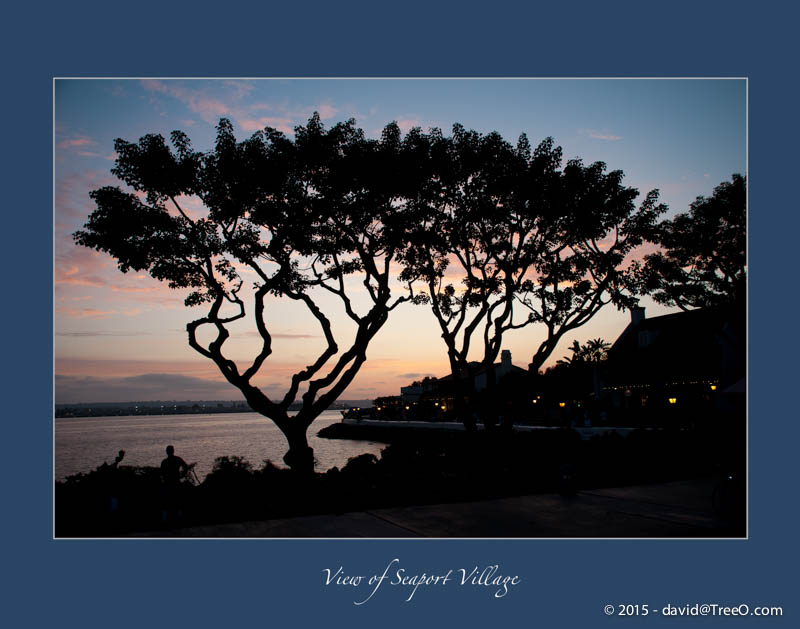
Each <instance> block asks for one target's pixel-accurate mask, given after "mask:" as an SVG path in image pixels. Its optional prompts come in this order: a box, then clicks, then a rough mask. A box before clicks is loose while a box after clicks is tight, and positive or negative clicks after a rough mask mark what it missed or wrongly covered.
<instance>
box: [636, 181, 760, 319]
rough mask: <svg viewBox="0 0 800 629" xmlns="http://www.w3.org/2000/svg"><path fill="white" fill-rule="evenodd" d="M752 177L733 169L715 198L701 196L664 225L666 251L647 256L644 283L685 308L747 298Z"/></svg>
mask: <svg viewBox="0 0 800 629" xmlns="http://www.w3.org/2000/svg"><path fill="white" fill-rule="evenodd" d="M746 204H747V182H746V179H745V178H744V177H742V176H741V175H733V176H732V178H731V181H729V182H723V183H721V184H720V185H719V186H717V187H716V188H715V189H714V194H713V195H712V196H711V198H706V197H702V196H701V197H697V200H695V201H694V202H693V203H692V204H691V205H690V209H689V212H688V213H683V214H678V215H677V216H675V217H674V218H673V219H671V220H667V221H664V222H662V223H661V224H659V225H658V229H657V231H656V232H655V235H654V237H653V238H652V241H653V242H655V243H656V244H658V245H660V247H661V249H662V250H661V251H658V252H656V253H653V254H650V255H648V256H646V257H645V259H644V263H643V264H642V265H641V269H640V281H641V289H642V291H643V292H644V293H649V294H651V295H652V296H653V299H655V300H656V301H657V302H658V303H661V304H666V305H670V306H678V307H679V308H681V309H682V310H690V309H692V308H703V307H708V306H719V305H724V304H731V303H734V302H738V303H744V298H745V291H746V284H747V267H746V264H747V254H746V251H745V246H746V241H747V234H746V221H747V217H746Z"/></svg>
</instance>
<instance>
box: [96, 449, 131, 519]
mask: <svg viewBox="0 0 800 629" xmlns="http://www.w3.org/2000/svg"><path fill="white" fill-rule="evenodd" d="M124 457H125V450H120V451H119V453H118V454H117V458H115V459H114V462H113V463H111V464H108V463H106V462H105V461H103V464H102V465H101V466H100V467H98V468H97V471H98V472H99V473H100V477H99V478H100V483H101V488H102V491H103V496H104V500H105V502H106V510H107V511H108V512H110V513H114V512H115V511H117V510H118V509H119V479H118V478H117V467H118V466H119V464H120V461H122V459H123V458H124Z"/></svg>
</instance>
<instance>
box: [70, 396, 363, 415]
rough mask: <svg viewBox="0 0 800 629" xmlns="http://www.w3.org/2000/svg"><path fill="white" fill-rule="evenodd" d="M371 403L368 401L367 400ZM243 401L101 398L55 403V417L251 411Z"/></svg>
mask: <svg viewBox="0 0 800 629" xmlns="http://www.w3.org/2000/svg"><path fill="white" fill-rule="evenodd" d="M360 402H363V401H362V400H355V401H352V400H340V401H338V402H336V403H334V404H333V405H331V406H330V407H329V408H328V409H327V410H329V411H343V410H345V409H347V408H351V407H353V406H363V405H364V404H359V403H360ZM370 404H371V403H370ZM300 408H301V404H292V405H291V406H290V407H289V411H299V410H300ZM255 412H257V411H254V410H253V409H252V408H250V407H249V406H248V405H247V404H246V403H244V402H231V401H217V400H212V401H194V400H186V401H165V402H160V401H155V402H121V403H113V402H102V403H98V404H92V403H83V404H56V405H55V408H54V417H55V418H56V419H73V418H83V417H137V416H152V415H217V414H221V413H255Z"/></svg>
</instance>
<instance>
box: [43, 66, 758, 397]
mask: <svg viewBox="0 0 800 629" xmlns="http://www.w3.org/2000/svg"><path fill="white" fill-rule="evenodd" d="M314 111H319V112H320V114H321V116H322V118H323V121H324V122H325V123H326V124H329V125H330V124H334V123H336V122H338V121H341V120H345V119H348V118H351V117H352V118H355V119H356V123H357V124H358V126H360V127H361V128H363V129H364V131H365V132H366V133H367V135H370V136H377V135H378V134H379V133H380V130H381V129H382V128H383V126H384V125H385V124H387V123H388V122H390V121H393V120H395V121H397V122H398V123H399V125H400V127H401V129H403V130H407V129H409V128H411V127H412V126H421V127H423V128H424V129H428V128H429V127H432V126H437V127H441V128H442V129H443V130H444V131H445V132H449V130H450V128H451V126H452V124H453V123H454V122H459V123H461V124H462V125H464V126H465V127H467V128H470V129H475V130H477V131H481V132H489V131H498V132H499V133H501V134H502V135H503V136H504V137H505V138H506V139H507V140H509V141H511V142H516V139H517V138H518V136H519V135H520V133H523V132H524V133H526V134H527V135H528V138H529V140H530V142H531V144H533V145H534V146H535V145H536V144H538V142H539V141H540V140H542V139H543V138H545V137H547V136H552V137H553V138H554V139H555V141H556V143H557V144H559V145H561V146H562V147H563V149H564V155H565V157H566V158H573V157H580V158H582V159H583V160H584V162H587V163H588V162H593V161H597V160H600V161H604V162H605V163H606V164H607V165H608V168H609V169H614V170H616V169H620V170H622V171H624V173H625V180H624V182H625V184H626V185H629V186H633V187H636V188H638V189H639V191H640V193H642V194H644V193H645V192H647V191H648V190H650V189H652V188H658V189H659V190H660V191H661V198H662V201H663V202H665V203H666V204H667V205H668V206H669V207H670V211H671V212H672V213H674V212H682V211H686V210H687V208H688V205H689V203H691V202H692V201H693V200H694V199H695V198H696V197H697V196H698V195H706V196H709V195H711V193H712V191H713V188H714V187H715V186H716V185H718V184H719V183H720V182H722V181H725V180H729V179H730V176H731V174H732V173H743V174H744V173H745V168H746V159H747V155H746V82H745V81H744V80H725V79H715V80H704V79H691V80H675V79H671V80H641V79H625V80H605V79H592V80H575V79H569V80H528V79H523V80H518V79H516V80H503V79H491V80H473V79H448V80H444V79H425V80H414V79H406V80H398V79H387V80H371V79H359V80H341V79H334V80H313V79H304V80H290V79H278V80H230V79H226V80H168V79H160V80H67V79H59V80H56V84H55V130H54V142H55V173H56V202H55V216H54V221H55V239H56V240H55V253H56V258H55V271H54V272H55V334H56V336H55V359H56V402H57V403H58V402H76V401H86V402H92V401H113V400H112V399H111V397H113V398H114V400H117V401H124V400H144V399H188V398H194V399H200V398H203V399H223V398H231V399H233V398H238V393H237V392H236V391H235V390H233V389H231V388H230V387H229V385H227V384H225V383H223V382H222V381H221V378H220V377H219V376H218V375H217V374H216V373H215V371H214V369H215V368H214V366H213V365H212V364H210V363H208V364H206V363H207V362H208V361H206V360H205V359H203V358H202V357H200V356H199V355H197V354H195V353H194V352H193V350H191V349H190V348H188V346H187V344H186V335H185V331H184V326H185V323H186V321H187V320H189V319H190V318H192V316H191V313H189V312H187V310H186V309H185V308H184V307H183V305H182V297H181V296H180V295H178V294H176V293H174V292H172V291H169V290H167V289H166V288H164V287H162V286H160V285H158V283H157V282H155V281H154V280H151V279H150V278H147V277H141V276H139V277H137V276H135V275H132V274H128V275H122V274H120V273H119V272H118V271H117V270H116V269H115V266H114V264H113V261H112V260H110V259H109V258H107V257H106V256H104V255H102V254H97V253H95V252H91V251H88V250H83V249H79V248H77V247H75V246H74V245H73V244H72V242H71V238H70V234H71V233H72V232H73V231H74V230H75V229H78V228H79V227H81V225H82V224H83V222H84V221H85V219H86V217H87V216H88V213H89V212H90V211H91V210H92V204H91V201H90V200H89V198H88V192H89V191H90V190H92V189H94V188H96V187H99V186H101V185H109V184H110V185H115V184H116V181H115V180H114V178H113V177H112V176H111V175H110V173H109V169H110V168H111V167H112V166H113V158H114V155H113V140H114V138H117V137H121V138H124V139H127V140H131V141H132V140H136V139H138V138H139V137H140V136H142V135H144V134H145V133H162V134H164V135H167V134H168V133H169V132H170V131H172V130H174V129H181V130H184V131H186V132H187V133H188V135H189V136H190V137H191V138H192V141H193V143H194V146H195V147H196V148H198V149H201V150H205V149H208V148H210V147H211V143H212V141H213V138H214V134H215V130H214V125H215V124H216V123H217V122H218V120H219V118H220V117H221V116H225V117H228V118H230V119H231V120H232V121H233V123H234V127H235V129H236V132H237V135H238V137H239V138H240V139H241V138H244V137H246V136H247V135H249V134H250V133H252V132H253V131H255V130H256V129H258V128H261V127H263V126H265V125H269V126H273V127H277V128H279V129H282V130H284V131H286V132H287V133H291V129H292V128H293V127H294V125H297V124H302V123H304V122H305V121H306V120H307V119H308V117H309V116H310V115H311V114H312V113H313V112H314ZM644 305H645V306H647V312H648V315H655V314H661V313H663V312H666V309H664V308H661V307H657V306H655V305H654V304H652V302H649V300H646V301H645V303H644ZM277 312H278V317H279V319H278V321H277V327H276V330H277V331H278V334H281V335H282V338H283V339H284V340H285V346H284V348H283V357H282V358H280V362H275V363H273V364H272V366H271V367H270V368H271V369H272V372H270V373H268V374H267V375H268V378H267V380H268V381H265V382H264V385H263V386H264V387H265V388H266V389H267V390H271V389H270V387H274V388H275V390H276V391H277V390H279V389H280V388H281V386H282V384H281V383H282V382H285V381H286V380H287V379H288V374H289V373H291V370H292V369H293V368H294V367H296V366H297V365H302V364H307V363H305V362H303V361H304V360H307V358H306V351H305V349H308V351H311V345H312V344H313V342H312V340H311V339H308V338H306V335H305V328H304V327H303V326H304V324H303V321H302V319H297V318H294V317H293V316H292V315H290V314H288V313H281V312H280V309H278V310H277ZM395 314H396V316H395V317H393V318H392V319H390V322H389V323H388V324H387V325H386V328H385V329H384V330H383V331H382V332H381V334H380V335H379V337H378V338H377V339H376V341H375V343H374V344H373V348H372V349H371V350H370V353H369V360H368V363H367V365H366V366H365V368H364V369H363V370H362V374H360V375H359V377H358V378H357V380H356V381H355V382H354V383H353V384H352V385H351V387H350V389H348V391H347V393H346V394H345V396H344V397H349V398H371V397H374V396H376V395H381V394H391V393H395V392H396V391H397V390H398V389H399V386H400V385H401V384H406V383H407V381H408V380H409V379H411V378H413V377H417V376H419V375H426V374H432V375H443V374H444V373H446V371H447V361H446V357H445V354H444V349H443V347H444V346H443V344H442V342H441V339H439V338H438V335H437V334H436V333H435V325H434V324H433V320H432V319H431V318H430V316H429V315H428V313H427V312H424V310H423V309H413V308H410V307H409V308H406V309H405V310H399V311H397V312H396V313H395ZM426 315H428V316H426ZM627 320H628V315H627V313H619V312H617V311H615V310H613V309H611V310H607V311H604V312H602V313H601V314H600V315H598V317H596V318H595V319H594V320H593V321H592V322H591V323H590V324H587V325H586V326H585V327H584V328H582V329H581V330H579V331H577V332H576V334H575V335H573V336H568V337H567V338H566V339H565V340H564V342H563V347H559V349H557V350H556V352H555V353H554V354H553V356H552V359H551V361H550V362H551V363H552V362H554V361H555V360H556V359H557V358H560V357H561V356H562V355H564V354H565V353H566V347H567V346H568V345H570V344H571V343H572V340H573V339H574V338H577V339H578V340H581V341H583V340H585V339H588V338H596V337H598V336H600V337H602V338H604V339H606V340H608V341H613V339H614V338H616V336H617V335H618V334H619V332H621V330H622V328H623V327H624V326H625V324H626V323H627ZM541 338H542V335H541V334H540V333H538V332H537V331H536V330H535V329H534V328H530V329H526V330H524V331H521V332H519V333H516V334H514V335H510V336H509V337H508V341H507V343H506V347H508V348H509V349H511V350H512V354H513V357H514V362H515V364H518V365H520V366H527V363H528V362H529V360H530V356H531V355H532V353H533V351H534V349H535V347H536V346H537V345H538V343H539V342H540V340H541ZM306 344H308V348H305V345H306ZM276 350H277V348H276ZM276 358H278V352H277V351H276ZM267 371H268V372H269V369H267ZM159 376H160V377H159ZM111 392H113V394H112V393H111Z"/></svg>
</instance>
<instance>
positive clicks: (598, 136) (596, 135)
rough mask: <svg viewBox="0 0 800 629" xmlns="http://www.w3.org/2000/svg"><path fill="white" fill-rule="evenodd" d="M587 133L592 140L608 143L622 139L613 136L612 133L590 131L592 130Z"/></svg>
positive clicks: (619, 136) (618, 136)
mask: <svg viewBox="0 0 800 629" xmlns="http://www.w3.org/2000/svg"><path fill="white" fill-rule="evenodd" d="M587 133H588V135H589V137H590V138H592V139H594V140H607V141H609V142H616V141H618V140H621V139H622V136H621V135H614V134H612V133H603V132H600V131H592V130H588V131H587Z"/></svg>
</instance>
